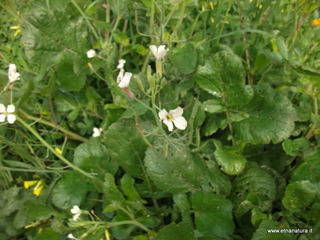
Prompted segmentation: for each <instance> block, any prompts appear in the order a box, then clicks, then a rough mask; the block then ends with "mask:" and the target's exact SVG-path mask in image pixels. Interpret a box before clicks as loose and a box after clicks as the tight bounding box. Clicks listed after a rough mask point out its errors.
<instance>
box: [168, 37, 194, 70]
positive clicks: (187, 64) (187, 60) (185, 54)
mask: <svg viewBox="0 0 320 240" xmlns="http://www.w3.org/2000/svg"><path fill="white" fill-rule="evenodd" d="M168 55H169V59H170V61H171V62H172V64H173V66H174V67H175V68H177V69H178V70H179V71H180V72H182V73H183V74H190V73H192V72H194V71H195V69H196V64H197V51H196V49H195V47H194V46H193V44H191V43H187V44H185V45H182V46H177V47H175V48H173V49H170V51H169V54H168Z"/></svg>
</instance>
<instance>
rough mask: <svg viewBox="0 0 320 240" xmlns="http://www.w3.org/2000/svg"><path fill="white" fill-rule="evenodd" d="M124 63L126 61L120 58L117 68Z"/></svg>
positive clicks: (121, 66) (120, 67)
mask: <svg viewBox="0 0 320 240" xmlns="http://www.w3.org/2000/svg"><path fill="white" fill-rule="evenodd" d="M125 63H126V60H124V59H120V60H119V64H118V66H117V68H119V69H122V68H123V67H124V64H125Z"/></svg>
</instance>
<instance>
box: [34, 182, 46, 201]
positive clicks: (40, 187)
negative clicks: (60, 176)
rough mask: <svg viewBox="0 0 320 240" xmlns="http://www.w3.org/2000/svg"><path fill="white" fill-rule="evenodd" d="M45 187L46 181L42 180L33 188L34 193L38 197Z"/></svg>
mask: <svg viewBox="0 0 320 240" xmlns="http://www.w3.org/2000/svg"><path fill="white" fill-rule="evenodd" d="M43 188H44V181H43V180H40V181H39V182H38V183H37V185H36V186H35V187H34V189H33V194H34V195H36V196H37V197H38V196H39V195H40V194H41V192H42V190H43Z"/></svg>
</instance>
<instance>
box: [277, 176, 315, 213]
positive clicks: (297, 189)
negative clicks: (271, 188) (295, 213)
mask: <svg viewBox="0 0 320 240" xmlns="http://www.w3.org/2000/svg"><path fill="white" fill-rule="evenodd" d="M315 196H316V186H315V185H314V184H312V183H311V182H310V181H297V182H293V183H289V184H288V185H287V187H286V190H285V193H284V197H283V199H282V204H283V205H284V206H285V207H286V208H287V209H290V210H299V209H301V208H305V207H308V206H309V205H310V204H311V203H313V201H314V198H315Z"/></svg>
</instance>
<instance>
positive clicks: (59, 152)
mask: <svg viewBox="0 0 320 240" xmlns="http://www.w3.org/2000/svg"><path fill="white" fill-rule="evenodd" d="M54 150H56V152H57V153H58V154H60V155H61V154H62V150H61V149H60V148H58V147H56V148H54Z"/></svg>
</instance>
